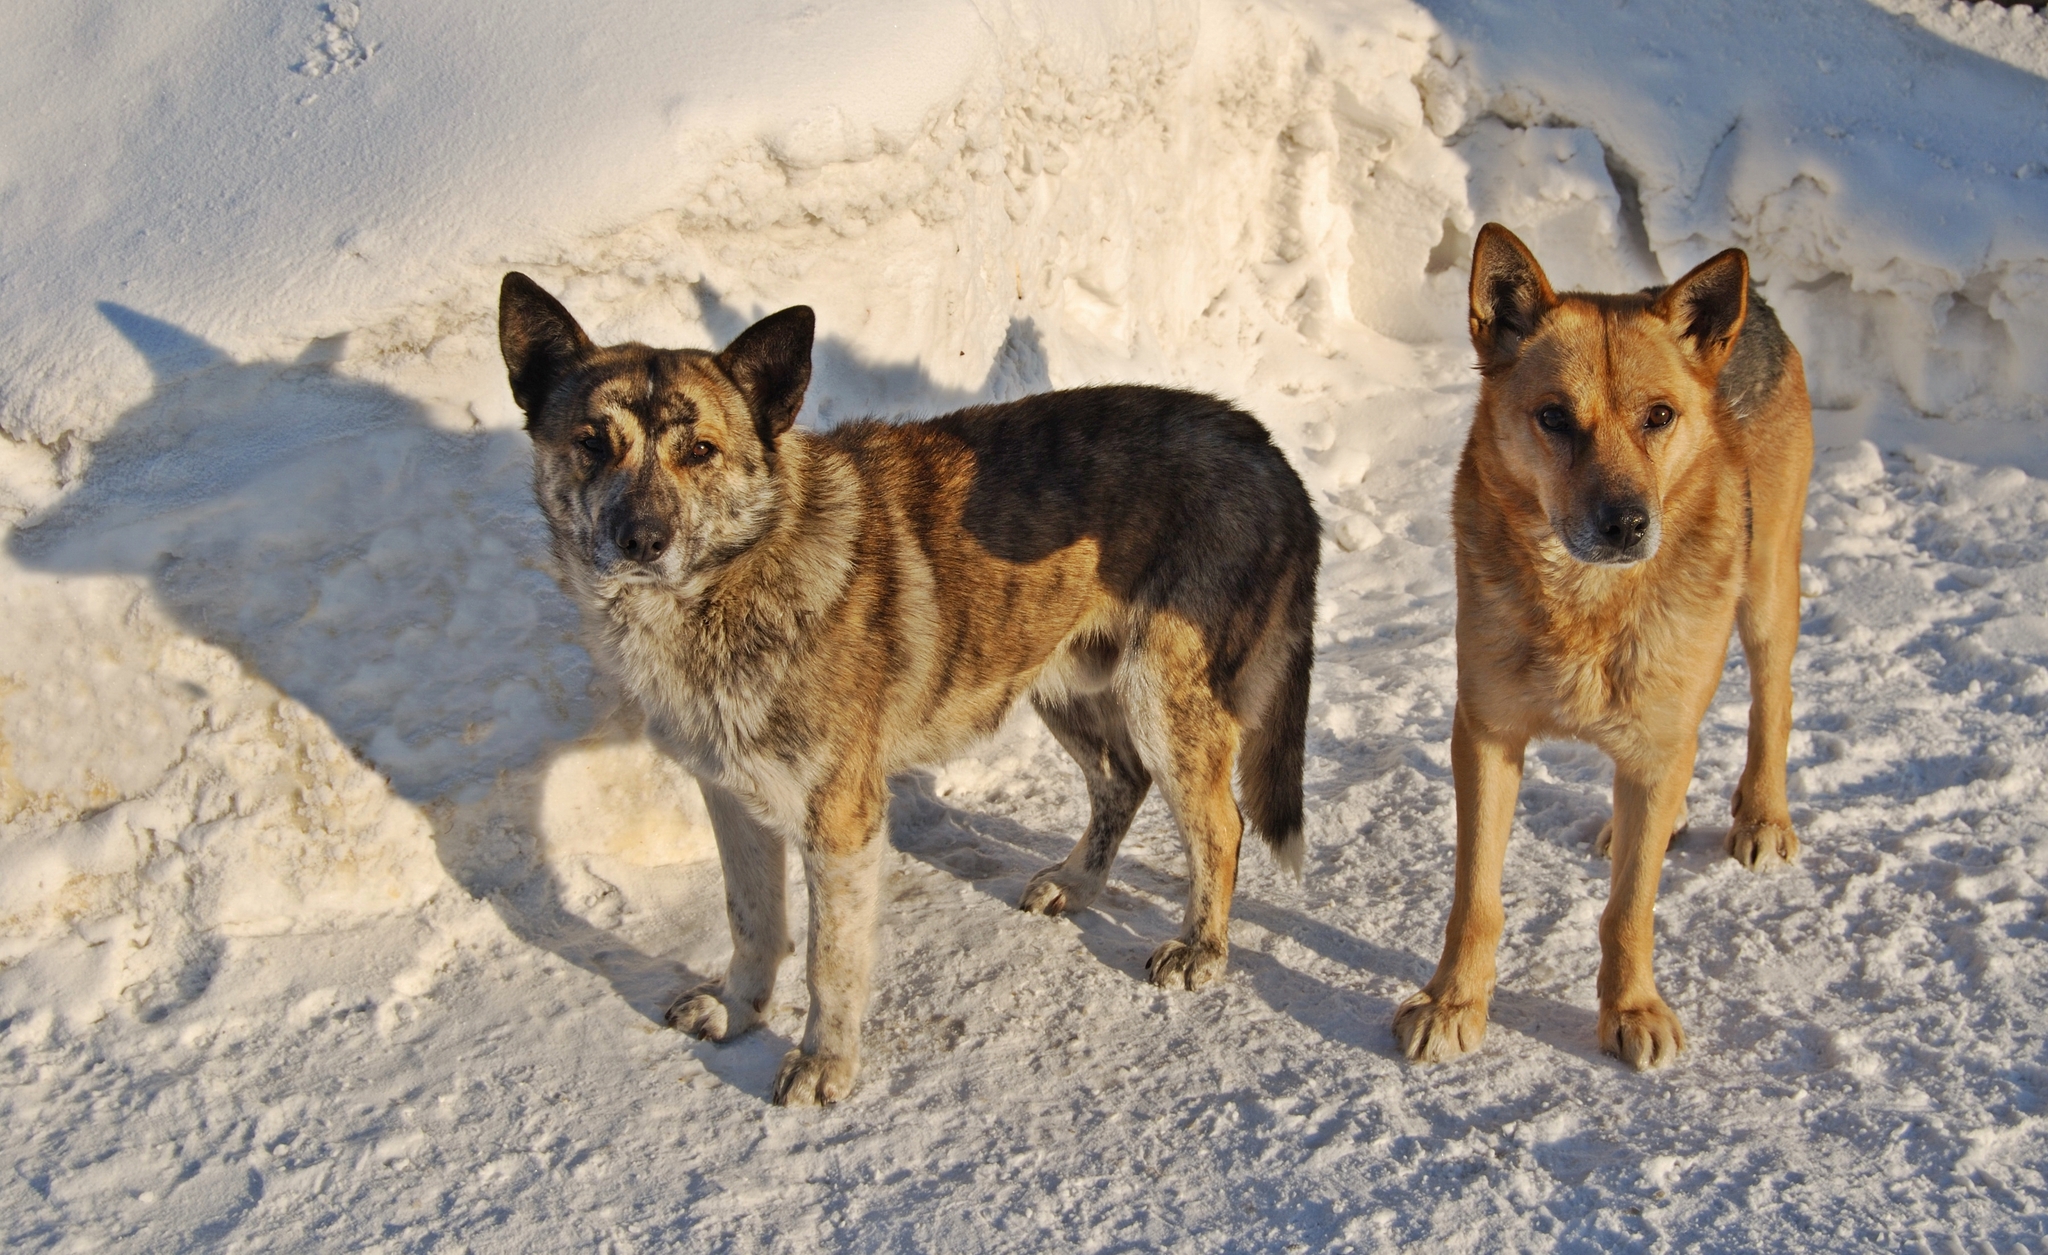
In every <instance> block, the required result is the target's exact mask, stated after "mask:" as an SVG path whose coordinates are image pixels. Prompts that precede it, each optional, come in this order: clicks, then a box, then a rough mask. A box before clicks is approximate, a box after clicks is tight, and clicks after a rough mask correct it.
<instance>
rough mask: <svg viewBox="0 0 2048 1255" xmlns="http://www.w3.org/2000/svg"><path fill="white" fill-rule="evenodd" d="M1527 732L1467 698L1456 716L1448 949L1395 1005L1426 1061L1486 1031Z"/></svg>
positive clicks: (1404, 1031)
mask: <svg viewBox="0 0 2048 1255" xmlns="http://www.w3.org/2000/svg"><path fill="white" fill-rule="evenodd" d="M1527 745H1528V738H1526V737H1523V736H1517V735H1510V734H1503V733H1500V732H1498V731H1495V730H1493V729H1490V728H1486V727H1483V726H1481V725H1480V724H1479V722H1478V721H1477V720H1476V719H1474V718H1472V717H1471V714H1470V711H1469V710H1468V708H1467V707H1466V705H1465V703H1463V702H1460V703H1459V704H1458V709H1457V712H1456V713H1455V714H1454V715H1453V716H1452V719H1451V779H1452V784H1453V786H1454V789H1455V792H1456V794H1457V807H1458V860H1457V870H1456V873H1455V877H1456V879H1455V884H1454V886H1453V888H1452V890H1451V918H1450V920H1449V922H1448V923H1446V924H1445V925H1444V951H1443V957H1442V958H1440V959H1438V960H1437V965H1436V974H1435V975H1434V976H1431V977H1430V978H1429V983H1428V984H1427V985H1424V986H1423V987H1422V988H1421V989H1420V990H1418V991H1417V992H1416V993H1414V994H1413V995H1411V996H1410V997H1409V999H1408V1000H1407V1001H1406V1002H1403V1003H1402V1004H1401V1006H1400V1009H1399V1010H1397V1011H1396V1012H1395V1013H1394V1036H1395V1038H1396V1039H1397V1040H1399V1041H1400V1043H1401V1050H1402V1053H1404V1054H1406V1055H1407V1056H1408V1057H1409V1058H1410V1059H1415V1060H1419V1061H1422V1062H1431V1063H1434V1062H1440V1061H1442V1060H1445V1059H1453V1058H1456V1057H1457V1056H1459V1055H1461V1054H1464V1053H1465V1052H1467V1051H1469V1050H1474V1049H1476V1048H1477V1047H1478V1045H1479V1043H1480V1042H1481V1041H1483V1040H1485V1038H1486V1009H1487V1006H1488V1004H1489V1003H1490V1002H1491V1001H1492V999H1493V979H1494V952H1495V951H1496V950H1498V949H1499V947H1500V934H1501V928H1502V927H1503V926H1504V925H1505V923H1506V921H1507V916H1506V912H1505V911H1504V910H1503V909H1502V907H1501V900H1500V877H1501V867H1502V864H1503V862H1504V861H1505V859H1506V857H1507V848H1508V830H1509V829H1510V828H1511V827H1512V826H1513V824H1514V818H1515V796H1516V795H1517V794H1518V793H1520V792H1521V788H1522V751H1523V750H1524V748H1526V746H1527Z"/></svg>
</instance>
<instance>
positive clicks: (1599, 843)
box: [1593, 815, 1692, 858]
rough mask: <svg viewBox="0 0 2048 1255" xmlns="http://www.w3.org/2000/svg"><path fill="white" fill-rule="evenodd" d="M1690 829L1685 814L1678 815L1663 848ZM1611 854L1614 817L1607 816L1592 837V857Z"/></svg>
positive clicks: (1612, 854)
mask: <svg viewBox="0 0 2048 1255" xmlns="http://www.w3.org/2000/svg"><path fill="white" fill-rule="evenodd" d="M1690 831H1692V822H1691V821H1690V820H1688V819H1687V818H1686V817H1685V816H1683V815H1680V816H1679V817H1678V823H1677V825H1676V826H1674V827H1673V828H1672V829H1671V839H1670V840H1669V841H1667V842H1666V843H1665V848H1667V849H1669V848H1670V847H1671V846H1674V845H1677V844H1678V842H1679V841H1680V839H1682V838H1683V837H1684V836H1685V834H1686V833H1688V832H1690ZM1613 856H1614V818H1613V817H1612V816H1609V817H1608V820H1607V822H1606V823H1604V824H1601V825H1600V832H1599V834H1598V835H1597V836H1595V837H1594V838H1593V857H1595V858H1612V857H1613Z"/></svg>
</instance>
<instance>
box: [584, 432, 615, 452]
mask: <svg viewBox="0 0 2048 1255" xmlns="http://www.w3.org/2000/svg"><path fill="white" fill-rule="evenodd" d="M576 447H577V448H579V449H581V450H583V451H584V452H585V453H588V454H589V455H590V456H591V457H594V458H603V457H604V456H605V455H606V454H608V453H610V452H611V451H612V442H611V441H609V440H606V439H605V438H604V433H603V432H599V431H593V432H591V433H590V434H589V435H587V436H582V437H580V438H578V439H577V441H576Z"/></svg>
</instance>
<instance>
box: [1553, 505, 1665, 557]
mask: <svg viewBox="0 0 2048 1255" xmlns="http://www.w3.org/2000/svg"><path fill="white" fill-rule="evenodd" d="M1660 530H1661V529H1660V528H1659V527H1658V525H1657V517H1656V516H1655V515H1654V514H1652V513H1651V512H1650V508H1649V507H1648V506H1647V505H1645V504H1644V503H1643V502H1642V501H1640V500H1636V499H1632V498H1628V499H1621V500H1614V501H1603V502H1601V503H1600V504H1599V505H1598V506H1596V507H1595V508H1594V509H1593V511H1592V515H1591V517H1590V518H1583V517H1582V518H1580V519H1577V520H1575V521H1574V525H1573V526H1572V527H1570V528H1568V529H1566V530H1565V533H1564V537H1565V548H1566V549H1568V550H1569V551H1570V552H1571V555H1572V557H1574V558H1577V559H1578V560H1579V561H1581V562H1588V563H1595V564H1598V565H1602V566H1630V565H1632V564H1634V563H1637V562H1643V561H1646V560H1647V559H1649V558H1650V556H1651V555H1653V554H1655V553H1656V552H1657V541H1658V539H1659V535H1660Z"/></svg>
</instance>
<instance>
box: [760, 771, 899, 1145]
mask: <svg viewBox="0 0 2048 1255" xmlns="http://www.w3.org/2000/svg"><path fill="white" fill-rule="evenodd" d="M875 792H876V794H877V796H876V797H874V798H872V799H864V804H862V805H859V806H842V805H833V804H831V803H829V802H828V803H825V804H823V805H818V804H815V803H814V805H813V813H814V814H823V815H824V816H826V817H827V820H826V822H825V823H824V824H822V825H820V827H821V828H822V830H821V831H817V832H814V833H811V834H808V835H807V839H806V841H805V843H804V852H803V858H804V880H805V882H806V884H807V885H808V886H809V889H810V898H811V914H810V920H811V933H810V939H809V942H808V944H807V946H806V949H805V955H806V960H805V966H806V968H807V970H806V971H805V973H804V980H805V983H806V984H807V985H808V986H809V987H810V994H811V1013H810V1018H809V1019H807V1020H806V1021H805V1022H804V1040H803V1045H802V1046H800V1047H799V1048H797V1049H795V1050H792V1051H790V1052H789V1053H788V1054H787V1055H785V1056H783V1059H782V1071H781V1073H780V1074H779V1075H777V1076H776V1078H775V1101H776V1102H777V1103H780V1104H782V1105H784V1106H790V1107H808V1106H813V1105H817V1104H822V1103H828V1102H837V1101H839V1100H840V1099H842V1098H844V1097H846V1096H847V1095H848V1094H849V1093H852V1092H853V1077H854V1073H855V1072H856V1071H858V1070H859V1068H860V1022H861V1017H862V1016H863V1015H865V1014H866V1012H867V1007H868V985H869V981H870V979H871V977H872V976H873V973H874V966H875V912H876V906H877V902H878V899H879V898H880V896H881V867H882V851H883V849H884V848H885V847H886V846H887V845H888V841H887V840H886V839H885V838H884V837H883V835H882V814H883V802H882V800H881V797H880V796H879V794H880V790H879V788H877V789H876V790H875ZM848 812H857V813H858V816H859V819H860V820H861V821H863V822H859V823H848V822H847V821H848V820H849V819H853V818H854V817H855V816H854V815H853V814H849V813H848ZM835 814H836V815H837V816H838V818H839V820H840V822H839V823H836V824H835V823H832V822H831V817H832V816H834V815H835Z"/></svg>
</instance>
